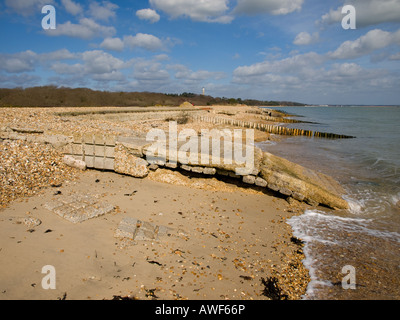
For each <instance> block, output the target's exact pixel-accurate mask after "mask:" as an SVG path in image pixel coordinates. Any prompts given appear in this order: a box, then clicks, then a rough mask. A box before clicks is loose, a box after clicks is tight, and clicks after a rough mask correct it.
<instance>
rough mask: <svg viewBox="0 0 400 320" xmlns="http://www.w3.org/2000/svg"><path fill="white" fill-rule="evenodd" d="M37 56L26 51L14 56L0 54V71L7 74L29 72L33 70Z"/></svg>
mask: <svg viewBox="0 0 400 320" xmlns="http://www.w3.org/2000/svg"><path fill="white" fill-rule="evenodd" d="M37 59H38V55H37V54H36V53H35V52H33V51H31V50H27V51H24V52H19V53H14V54H0V70H4V71H7V72H9V73H21V72H29V71H33V70H34V69H35V66H36V64H37Z"/></svg>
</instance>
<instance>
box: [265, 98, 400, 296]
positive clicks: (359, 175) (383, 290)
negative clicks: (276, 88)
mask: <svg viewBox="0 0 400 320" xmlns="http://www.w3.org/2000/svg"><path fill="white" fill-rule="evenodd" d="M270 109H279V110H281V111H284V112H286V113H288V114H289V115H290V117H291V118H293V119H296V120H301V121H305V122H307V123H295V124H290V125H288V124H283V125H285V126H288V127H292V128H299V129H306V130H313V131H320V132H329V133H336V134H344V135H348V136H352V137H354V138H353V139H323V138H309V137H302V136H294V137H287V138H283V139H281V141H279V142H271V141H266V142H261V143H258V144H257V146H258V147H260V148H261V149H262V150H264V151H267V152H270V153H273V154H275V155H278V156H281V157H283V158H286V159H288V160H290V161H293V162H296V163H299V164H301V165H303V166H305V167H307V168H311V169H314V170H317V171H320V172H322V173H325V174H327V175H330V176H332V177H333V178H335V179H336V180H337V181H338V182H340V184H341V185H342V186H343V187H344V189H345V190H346V194H345V195H344V196H343V197H344V199H345V200H347V201H348V203H349V206H350V209H349V210H330V209H325V208H318V209H308V210H306V211H305V212H304V214H302V215H300V216H294V217H292V218H291V219H290V220H289V221H288V223H289V224H290V226H291V227H292V229H293V235H294V236H295V237H297V238H299V239H301V240H303V241H304V248H303V250H304V253H305V259H304V261H303V263H304V265H305V267H306V268H307V269H308V270H309V274H310V277H311V281H310V283H309V285H308V288H307V292H306V294H305V295H303V299H304V300H398V299H400V202H399V201H400V107H395V106H394V107H389V106H387V107H385V106H384V107H373V106H343V107H333V106H328V107H325V106H324V107H319V106H309V107H277V108H270Z"/></svg>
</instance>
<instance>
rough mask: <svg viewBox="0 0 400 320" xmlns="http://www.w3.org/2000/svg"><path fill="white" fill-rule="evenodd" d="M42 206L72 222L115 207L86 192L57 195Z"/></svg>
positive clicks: (108, 211)
mask: <svg viewBox="0 0 400 320" xmlns="http://www.w3.org/2000/svg"><path fill="white" fill-rule="evenodd" d="M44 207H45V208H46V209H47V210H49V211H52V212H54V213H55V214H57V215H58V216H60V217H61V218H64V219H66V220H68V221H70V222H72V223H81V222H84V221H87V220H89V219H93V218H97V217H100V216H103V215H105V214H107V213H110V212H112V211H113V210H114V209H115V208H114V206H113V205H111V204H109V203H106V202H103V201H99V200H98V199H97V198H96V197H95V196H92V195H88V194H82V195H71V196H59V198H58V199H57V200H54V201H51V202H48V203H46V204H45V205H44Z"/></svg>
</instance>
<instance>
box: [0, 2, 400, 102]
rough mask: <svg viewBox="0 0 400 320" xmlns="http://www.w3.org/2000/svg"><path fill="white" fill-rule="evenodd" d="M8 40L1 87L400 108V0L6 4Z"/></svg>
mask: <svg viewBox="0 0 400 320" xmlns="http://www.w3.org/2000/svg"><path fill="white" fill-rule="evenodd" d="M46 5H52V6H53V7H54V9H55V18H56V24H55V29H44V28H43V26H42V20H43V19H45V22H49V21H50V20H47V19H46V16H47V14H48V13H49V12H48V11H45V12H44V13H42V8H43V7H44V6H46ZM346 5H351V6H353V8H354V9H355V14H354V17H355V20H354V21H355V29H348V28H347V29H346V28H344V27H343V26H342V22H343V20H344V22H345V23H349V22H352V21H353V20H348V18H349V17H350V16H349V13H350V12H349V11H346V12H344V13H342V9H343V7H344V6H346ZM0 43H1V46H0V87H1V88H14V87H32V86H43V85H56V86H64V87H72V88H77V87H87V88H91V89H95V90H106V91H139V92H141V91H150V92H162V93H176V94H180V93H183V92H193V93H198V94H201V93H202V90H203V88H205V92H206V94H207V95H211V96H214V97H228V98H242V99H259V100H269V101H270V100H278V101H296V102H302V103H306V104H368V105H376V104H380V105H382V104H387V105H393V104H395V105H400V0H329V1H326V0H318V1H317V0H131V1H113V0H110V1H108V0H107V1H102V0H87V1H76V0H1V1H0Z"/></svg>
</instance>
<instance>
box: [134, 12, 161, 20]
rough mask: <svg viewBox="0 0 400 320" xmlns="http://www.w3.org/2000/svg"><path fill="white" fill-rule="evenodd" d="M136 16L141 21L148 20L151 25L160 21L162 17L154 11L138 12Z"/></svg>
mask: <svg viewBox="0 0 400 320" xmlns="http://www.w3.org/2000/svg"><path fill="white" fill-rule="evenodd" d="M136 16H137V17H138V18H139V19H141V20H148V21H150V22H151V23H155V22H158V21H160V15H159V14H158V13H157V12H156V11H155V10H153V9H142V10H138V11H136Z"/></svg>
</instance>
